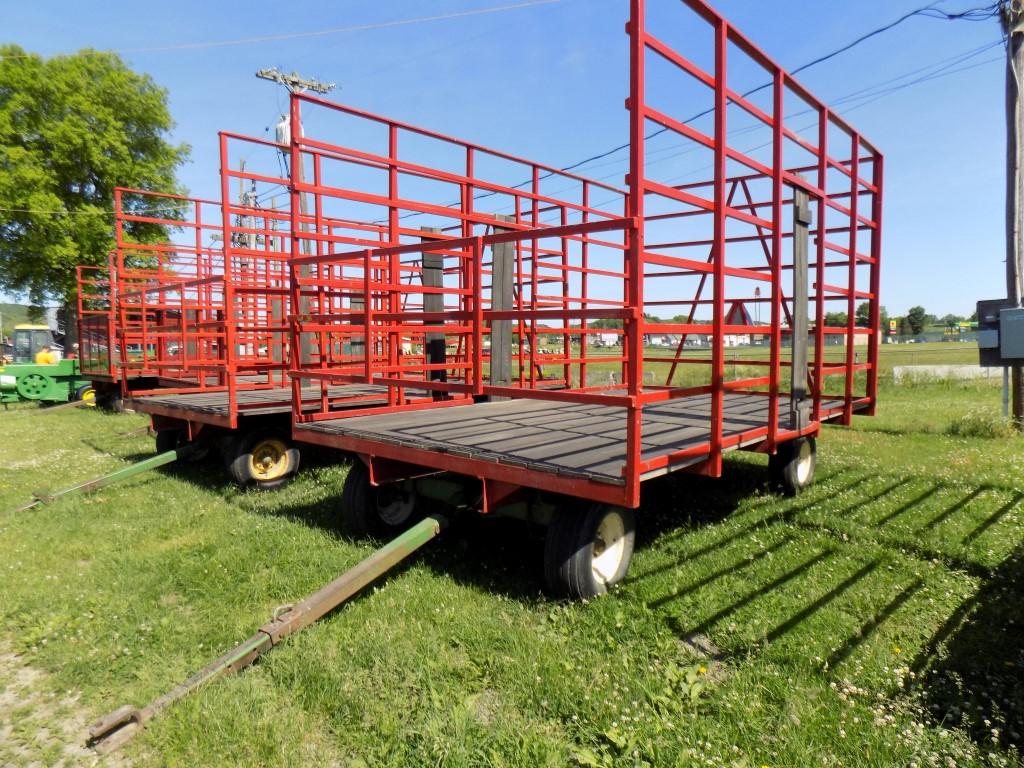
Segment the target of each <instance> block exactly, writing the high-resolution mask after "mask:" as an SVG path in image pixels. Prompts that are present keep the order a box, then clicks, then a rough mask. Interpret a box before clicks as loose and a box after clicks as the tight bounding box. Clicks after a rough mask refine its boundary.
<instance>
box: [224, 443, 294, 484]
mask: <svg viewBox="0 0 1024 768" xmlns="http://www.w3.org/2000/svg"><path fill="white" fill-rule="evenodd" d="M224 458H225V463H226V465H227V469H228V474H229V475H230V476H231V479H232V480H234V481H235V482H236V483H238V485H240V486H242V487H243V488H245V487H247V486H253V487H255V488H258V489H260V490H262V491H270V490H274V489H275V488H280V487H282V486H283V485H286V484H287V483H288V482H289V481H290V480H291V479H292V478H293V477H294V476H295V473H296V472H297V471H298V469H299V449H298V448H296V447H295V445H294V443H292V442H291V441H290V440H289V439H288V438H286V437H285V436H284V435H282V434H281V433H279V432H274V431H255V432H249V433H247V434H244V435H242V436H240V437H236V438H235V439H233V440H229V441H228V442H227V443H226V445H225V457H224Z"/></svg>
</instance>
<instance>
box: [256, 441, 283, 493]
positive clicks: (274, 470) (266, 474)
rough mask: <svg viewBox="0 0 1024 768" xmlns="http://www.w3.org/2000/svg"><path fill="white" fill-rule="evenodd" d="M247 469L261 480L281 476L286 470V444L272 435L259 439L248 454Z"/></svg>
mask: <svg viewBox="0 0 1024 768" xmlns="http://www.w3.org/2000/svg"><path fill="white" fill-rule="evenodd" d="M249 469H250V470H252V474H253V477H255V478H256V479H257V480H259V481H261V482H263V481H267V480H277V479H278V478H279V477H283V476H284V475H285V473H286V472H287V471H288V446H287V445H285V444H284V442H282V441H281V440H278V439H276V438H273V437H268V438H266V439H265V440H260V441H259V442H258V443H257V444H256V445H255V446H254V447H253V449H252V453H250V454H249Z"/></svg>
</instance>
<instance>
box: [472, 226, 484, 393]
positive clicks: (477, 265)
mask: <svg viewBox="0 0 1024 768" xmlns="http://www.w3.org/2000/svg"><path fill="white" fill-rule="evenodd" d="M483 261H484V244H483V238H482V237H479V236H477V237H474V238H473V249H472V275H473V349H472V352H473V394H474V395H483V393H484V358H483V342H484V296H483Z"/></svg>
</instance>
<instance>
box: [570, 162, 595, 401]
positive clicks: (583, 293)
mask: <svg viewBox="0 0 1024 768" xmlns="http://www.w3.org/2000/svg"><path fill="white" fill-rule="evenodd" d="M589 221H590V183H589V182H586V181H584V182H583V223H584V224H586V223H587V222H589ZM580 266H581V267H582V270H583V271H582V272H581V273H580V299H581V301H580V309H582V310H583V311H584V312H586V311H587V309H588V308H589V303H588V302H587V277H588V274H589V270H590V235H584V236H583V243H582V244H581V245H580ZM566 279H567V280H568V277H567V278H566ZM566 325H569V322H568V320H566ZM580 330H581V331H582V333H580V381H579V386H580V387H581V388H586V386H587V350H588V347H589V346H590V345H589V334H588V333H587V319H586V318H583V319H582V320H581V321H580ZM569 340H570V342H571V341H572V338H571V337H569Z"/></svg>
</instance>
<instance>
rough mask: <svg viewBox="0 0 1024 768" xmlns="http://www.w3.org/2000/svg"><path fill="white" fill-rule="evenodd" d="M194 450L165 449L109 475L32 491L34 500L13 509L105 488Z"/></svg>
mask: <svg viewBox="0 0 1024 768" xmlns="http://www.w3.org/2000/svg"><path fill="white" fill-rule="evenodd" d="M194 451H195V448H194V446H191V445H183V446H182V447H181V448H175V449H174V450H173V451H165V452H164V453H158V454H157V455H156V456H151V457H150V458H148V459H143V460H142V461H138V462H136V463H134V464H131V465H129V466H127V467H125V468H124V469H119V470H117V471H116V472H111V473H110V474H109V475H103V476H102V477H97V478H94V479H93V480H86V481H85V482H84V483H79V484H77V485H72V486H70V487H68V488H63V489H61V490H59V491H34V492H33V493H32V498H33V499H34V501H32V502H30V503H29V504H26V505H25V506H23V507H18V508H17V509H16V510H14V511H15V512H24V511H25V510H27V509H32V507H35V506H37V505H39V504H50V503H52V502H54V501H56V500H57V499H61V498H64V497H65V496H70V495H72V494H78V493H92V492H93V491H98V490H99V489H100V488H105V487H106V486H108V485H112V484H113V483H117V482H120V481H121V480H127V479H128V478H130V477H135V475H141V474H142V473H143V472H148V471H149V470H151V469H158V468H159V467H162V466H165V465H167V464H172V463H174V462H175V461H177V460H178V459H184V458H187V457H188V456H190V455H192V453H193V452H194Z"/></svg>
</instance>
